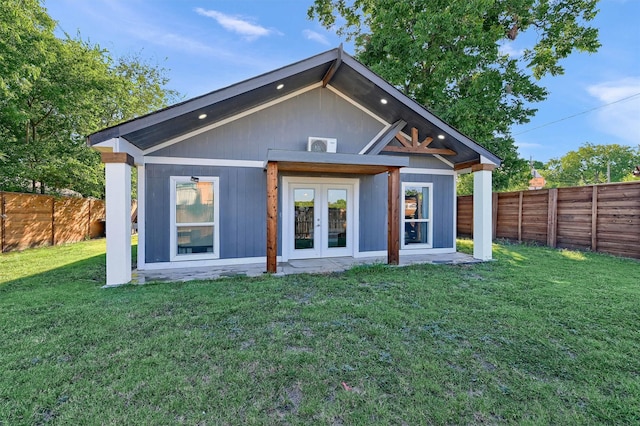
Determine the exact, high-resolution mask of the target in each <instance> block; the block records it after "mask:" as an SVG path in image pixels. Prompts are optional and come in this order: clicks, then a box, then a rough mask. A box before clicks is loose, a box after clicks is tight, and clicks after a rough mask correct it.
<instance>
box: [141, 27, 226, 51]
mask: <svg viewBox="0 0 640 426" xmlns="http://www.w3.org/2000/svg"><path fill="white" fill-rule="evenodd" d="M128 32H129V33H130V34H132V35H134V36H135V37H137V38H139V39H141V40H144V41H147V42H149V43H153V44H157V45H159V46H164V47H168V48H171V49H180V50H183V51H186V52H189V53H194V54H207V55H212V54H216V51H215V50H214V49H213V48H211V47H210V46H207V45H206V44H204V43H202V42H200V41H198V40H194V39H192V38H189V37H185V36H182V35H180V34H175V33H167V32H163V31H160V30H159V29H157V28H153V27H146V28H144V27H143V28H132V29H129V30H128Z"/></svg>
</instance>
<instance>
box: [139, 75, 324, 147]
mask: <svg viewBox="0 0 640 426" xmlns="http://www.w3.org/2000/svg"><path fill="white" fill-rule="evenodd" d="M319 87H322V82H321V81H320V82H318V83H314V84H311V85H309V86H307V87H303V88H302V89H300V90H296V91H295V92H291V93H289V94H288V95H285V96H282V97H280V98H278V99H274V100H273V101H271V102H267V103H264V104H262V105H258V106H256V107H253V108H250V109H248V110H246V111H242V112H240V113H238V114H236V115H233V116H231V117H228V118H225V119H223V120H220V121H216V122H215V123H212V124H210V125H208V126H205V127H202V128H200V129H196V130H194V131H192V132H189V133H185V134H183V135H180V136H177V137H175V138H173V139H169V140H168V141H166V142H163V143H161V144H158V145H156V146H153V147H151V148H148V149H146V150H144V151H143V152H142V153H143V154H144V155H148V154H151V153H152V152H156V151H158V150H160V149H163V148H166V147H168V146H171V145H173V144H175V143H178V142H182V141H183V140H185V139H189V138H191V137H194V136H197V135H199V134H201V133H204V132H208V131H209V130H212V129H215V128H216V127H220V126H224V125H225V124H229V123H231V122H233V121H236V120H239V119H241V118H244V117H246V116H248V115H251V114H253V113H256V112H258V111H262V110H263V109H266V108H269V107H272V106H274V105H277V104H279V103H281V102H284V101H288V100H289V99H291V98H295V97H296V96H299V95H301V94H303V93H306V92H309V91H311V90H313V89H317V88H319Z"/></svg>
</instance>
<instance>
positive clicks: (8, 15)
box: [0, 0, 176, 196]
mask: <svg viewBox="0 0 640 426" xmlns="http://www.w3.org/2000/svg"><path fill="white" fill-rule="evenodd" d="M54 28H55V21H53V20H52V19H51V18H50V17H49V16H48V15H47V13H46V10H45V9H44V8H43V7H42V6H41V4H40V3H39V2H38V1H37V0H24V1H16V0H9V1H6V2H2V3H0V58H1V59H2V60H0V94H1V95H2V97H1V98H0V152H3V153H4V154H5V156H6V158H7V160H6V162H5V163H6V164H3V167H2V169H1V170H0V190H2V189H4V190H26V189H29V188H30V189H31V190H32V191H34V192H35V191H36V189H39V190H40V191H41V192H42V193H44V192H45V189H47V188H51V189H54V190H56V189H73V190H75V191H77V192H80V193H82V194H84V195H93V196H102V195H103V193H104V177H103V173H104V172H103V168H102V166H101V164H100V160H99V156H98V154H97V153H96V152H94V151H93V150H91V149H89V148H88V147H87V146H86V144H85V139H84V137H85V135H87V134H90V133H92V132H94V131H96V130H99V129H100V128H102V127H106V126H109V125H113V124H116V123H118V122H120V121H124V120H128V119H131V118H134V117H136V116H138V115H142V114H145V113H147V112H149V111H151V110H154V109H158V108H162V107H164V106H166V105H167V104H168V102H169V101H171V100H173V99H174V98H175V95H176V94H175V92H173V91H169V90H167V89H165V88H164V85H165V84H166V83H167V78H166V77H165V72H166V71H165V70H164V69H163V68H159V67H157V66H154V65H151V64H149V63H147V62H145V61H144V60H143V59H142V58H141V57H140V56H139V55H133V56H128V57H124V58H119V59H117V60H114V59H112V58H111V56H110V55H109V53H108V52H107V51H105V50H103V49H101V48H100V47H99V46H97V45H92V44H90V43H88V42H85V41H83V40H82V39H81V38H80V37H79V36H78V37H75V38H72V37H70V36H69V35H65V37H64V38H57V37H56V36H55V34H54V32H53V31H54Z"/></svg>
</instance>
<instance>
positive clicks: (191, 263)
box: [138, 256, 282, 271]
mask: <svg viewBox="0 0 640 426" xmlns="http://www.w3.org/2000/svg"><path fill="white" fill-rule="evenodd" d="M277 261H278V262H282V257H281V256H278V257H277ZM254 263H261V264H263V265H266V263H267V258H266V256H262V257H234V258H230V259H209V260H185V261H182V262H154V263H147V264H145V265H144V269H142V268H138V270H140V271H155V270H159V269H182V268H207V267H212V266H230V265H250V264H254ZM265 270H266V266H265Z"/></svg>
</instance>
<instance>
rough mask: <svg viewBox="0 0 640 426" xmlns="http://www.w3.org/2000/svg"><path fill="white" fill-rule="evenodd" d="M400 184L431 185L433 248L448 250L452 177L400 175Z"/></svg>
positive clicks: (452, 243) (450, 241)
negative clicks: (418, 183)
mask: <svg viewBox="0 0 640 426" xmlns="http://www.w3.org/2000/svg"><path fill="white" fill-rule="evenodd" d="M400 180H401V181H402V182H431V183H433V219H432V220H433V248H450V247H453V246H454V241H453V229H454V226H455V224H454V221H453V208H454V202H455V197H454V192H453V188H454V184H455V183H454V182H455V180H454V178H453V176H452V175H419V174H401V175H400Z"/></svg>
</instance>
